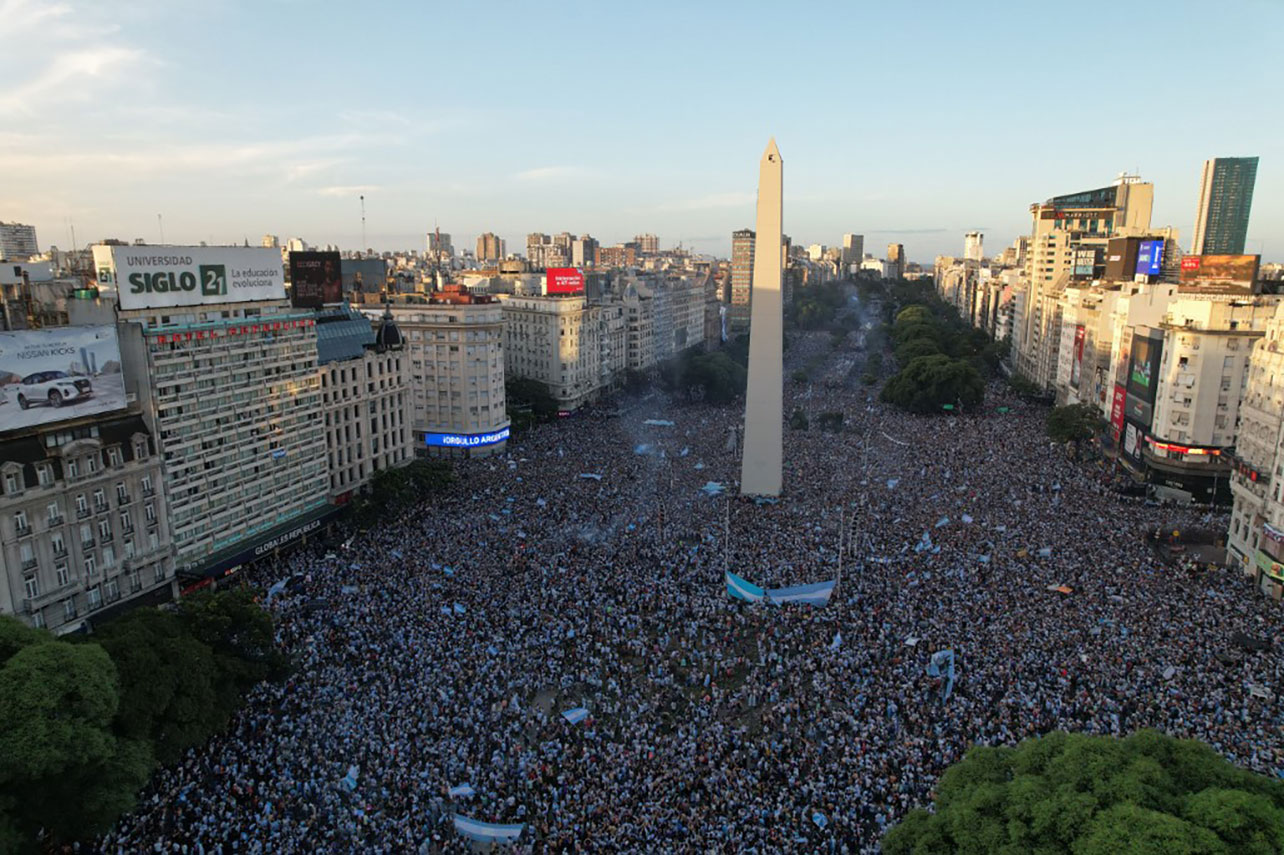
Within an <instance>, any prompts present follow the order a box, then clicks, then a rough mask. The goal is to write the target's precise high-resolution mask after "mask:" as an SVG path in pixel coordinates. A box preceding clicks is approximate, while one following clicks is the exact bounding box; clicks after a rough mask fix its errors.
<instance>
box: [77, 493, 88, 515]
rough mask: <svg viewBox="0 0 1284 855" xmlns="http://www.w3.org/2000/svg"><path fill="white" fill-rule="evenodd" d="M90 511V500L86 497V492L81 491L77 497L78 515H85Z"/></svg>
mask: <svg viewBox="0 0 1284 855" xmlns="http://www.w3.org/2000/svg"><path fill="white" fill-rule="evenodd" d="M88 513H89V501H88V500H87V499H86V498H85V494H84V493H81V494H80V495H79V496H77V497H76V516H78V517H83V516H85V515H86V514H88Z"/></svg>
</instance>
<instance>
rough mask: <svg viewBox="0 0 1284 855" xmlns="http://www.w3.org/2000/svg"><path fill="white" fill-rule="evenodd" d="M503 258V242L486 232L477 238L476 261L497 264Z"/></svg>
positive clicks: (491, 233)
mask: <svg viewBox="0 0 1284 855" xmlns="http://www.w3.org/2000/svg"><path fill="white" fill-rule="evenodd" d="M503 257H504V242H503V241H502V240H500V239H499V237H498V236H496V235H495V234H494V233H493V232H486V233H485V234H484V235H482V236H481V237H479V238H477V260H478V261H480V262H488V261H493V262H498V261H499V260H500V259H501V258H503Z"/></svg>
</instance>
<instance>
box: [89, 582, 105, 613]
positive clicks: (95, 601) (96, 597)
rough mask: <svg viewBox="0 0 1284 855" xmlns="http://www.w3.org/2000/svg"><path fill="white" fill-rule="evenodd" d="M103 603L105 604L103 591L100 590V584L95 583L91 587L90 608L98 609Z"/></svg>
mask: <svg viewBox="0 0 1284 855" xmlns="http://www.w3.org/2000/svg"><path fill="white" fill-rule="evenodd" d="M102 604H103V594H102V591H100V590H99V589H98V586H97V585H95V586H94V587H92V588H90V589H89V608H91V609H96V608H98V607H99V606H101V605H102Z"/></svg>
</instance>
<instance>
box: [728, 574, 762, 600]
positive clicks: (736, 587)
mask: <svg viewBox="0 0 1284 855" xmlns="http://www.w3.org/2000/svg"><path fill="white" fill-rule="evenodd" d="M727 593H728V594H730V595H731V598H732V599H734V600H744V601H745V602H749V603H756V602H758V601H759V600H761V599H762V597H763V593H764V592H763V590H762V588H759V587H758V586H757V585H754V584H751V583H749V582H746V581H745V580H744V579H741V578H740V577H739V576H737V575H736V574H735V573H732V572H731V571H730V570H728V571H727Z"/></svg>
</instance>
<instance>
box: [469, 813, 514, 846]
mask: <svg viewBox="0 0 1284 855" xmlns="http://www.w3.org/2000/svg"><path fill="white" fill-rule="evenodd" d="M451 819H452V820H454V823H455V831H457V832H459V833H460V834H461V835H462V836H464V837H467V838H468V839H469V840H476V841H477V842H478V843H512V842H513V841H515V840H516V839H517V838H519V837H521V836H522V831H523V830H525V828H526V823H524V822H523V823H518V824H517V825H499V824H497V823H494V822H482V821H481V820H478V819H469V818H468V817H466V816H460V815H459V814H454V815H453V816H452V817H451Z"/></svg>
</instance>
